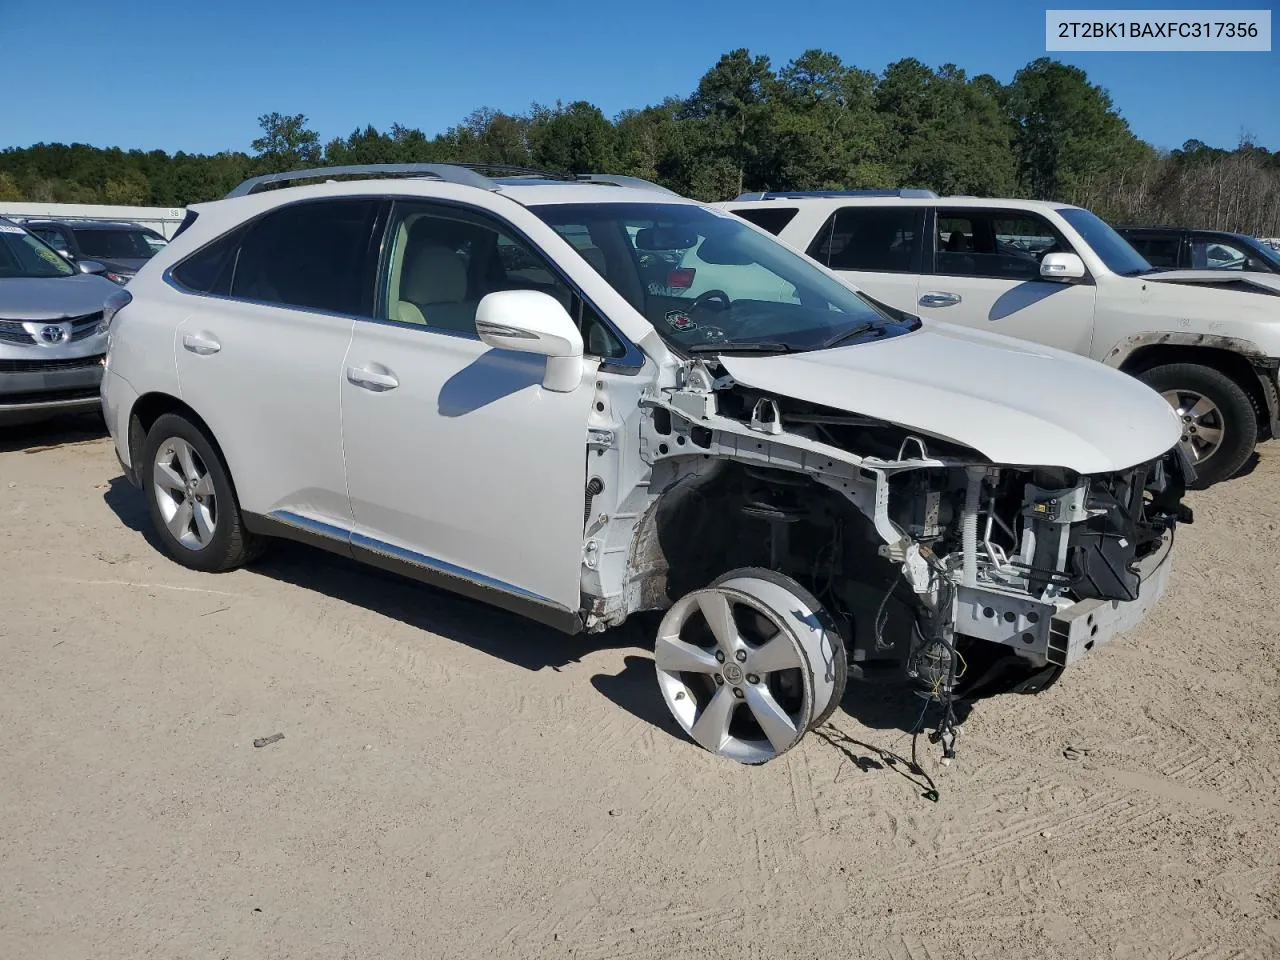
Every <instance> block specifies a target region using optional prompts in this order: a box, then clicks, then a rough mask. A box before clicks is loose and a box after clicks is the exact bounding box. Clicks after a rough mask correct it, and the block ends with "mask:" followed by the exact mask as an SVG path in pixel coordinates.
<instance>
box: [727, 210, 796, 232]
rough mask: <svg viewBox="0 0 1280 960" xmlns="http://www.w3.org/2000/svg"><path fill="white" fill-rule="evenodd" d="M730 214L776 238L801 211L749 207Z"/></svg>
mask: <svg viewBox="0 0 1280 960" xmlns="http://www.w3.org/2000/svg"><path fill="white" fill-rule="evenodd" d="M729 212H730V213H734V214H737V215H738V216H740V217H741V218H742V219H743V220H746V221H748V222H749V223H754V224H755V225H756V226H757V227H759V228H760V229H761V230H768V231H769V232H770V233H772V234H773V235H774V236H775V237H776V236H777V235H778V234H780V233H781V232H782V231H783V228H784V227H786V225H787V224H788V223H790V222H791V221H792V220H794V219H795V218H796V214H797V213H799V212H800V210H799V208H798V207H749V208H747V209H744V210H730V211H729Z"/></svg>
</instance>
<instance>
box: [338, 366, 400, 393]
mask: <svg viewBox="0 0 1280 960" xmlns="http://www.w3.org/2000/svg"><path fill="white" fill-rule="evenodd" d="M347 379H348V380H350V381H351V382H352V383H354V384H355V385H356V386H357V387H364V388H365V389H366V390H372V391H374V392H375V393H382V392H383V391H384V390H394V389H395V388H396V387H398V386H400V381H399V380H397V379H396V375H395V374H394V373H391V372H390V371H387V372H386V373H378V372H377V371H376V370H370V369H368V368H367V367H347Z"/></svg>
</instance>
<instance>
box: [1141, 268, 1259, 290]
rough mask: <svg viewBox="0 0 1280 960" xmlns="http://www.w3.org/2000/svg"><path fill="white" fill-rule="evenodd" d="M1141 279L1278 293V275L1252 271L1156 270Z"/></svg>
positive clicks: (1145, 274)
mask: <svg viewBox="0 0 1280 960" xmlns="http://www.w3.org/2000/svg"><path fill="white" fill-rule="evenodd" d="M1142 279H1143V280H1154V281H1156V282H1157V283H1193V284H1196V285H1197V286H1199V285H1209V284H1216V285H1218V286H1221V287H1230V288H1231V289H1232V290H1235V291H1249V290H1250V288H1253V289H1252V291H1250V292H1255V293H1272V294H1276V293H1280V274H1274V273H1258V272H1256V271H1252V270H1157V271H1156V272H1155V273H1144V274H1143V275H1142Z"/></svg>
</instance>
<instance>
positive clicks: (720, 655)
mask: <svg viewBox="0 0 1280 960" xmlns="http://www.w3.org/2000/svg"><path fill="white" fill-rule="evenodd" d="M716 659H717V660H718V661H720V662H721V663H724V651H723V650H717V651H716Z"/></svg>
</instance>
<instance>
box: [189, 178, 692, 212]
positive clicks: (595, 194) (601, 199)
mask: <svg viewBox="0 0 1280 960" xmlns="http://www.w3.org/2000/svg"><path fill="white" fill-rule="evenodd" d="M443 183H444V182H443V181H440V180H436V179H428V178H425V177H397V178H394V179H390V178H381V177H374V178H367V179H354V180H341V181H330V182H327V183H313V184H307V185H305V186H297V187H276V188H274V189H272V190H263V191H260V192H256V193H253V194H251V196H252V197H254V198H255V199H258V200H261V199H262V198H263V197H270V198H272V199H273V200H274V199H279V200H281V201H284V200H295V199H296V200H303V199H307V198H310V197H341V196H367V195H369V194H370V193H386V194H394V195H400V196H420V197H424V198H430V197H434V196H438V195H440V194H441V193H442V192H445V191H442V190H441V187H442V185H443ZM494 183H495V187H494V188H492V189H491V190H487V191H484V192H486V193H497V194H500V195H501V196H504V197H508V198H509V199H511V200H514V201H516V202H517V203H519V204H521V205H523V206H527V207H534V206H545V205H548V204H560V203H589V204H599V203H677V204H691V205H695V206H699V205H700V204H698V202H697V201H696V200H690V199H689V198H688V197H682V196H680V195H679V194H675V193H671V192H669V191H661V190H659V189H656V188H654V189H644V188H639V187H632V186H625V185H621V186H615V185H613V184H608V183H586V182H578V181H572V180H570V181H556V180H543V179H537V178H510V179H506V180H499V181H494ZM449 186H450V187H453V186H454V185H453V184H449ZM461 186H464V187H466V186H468V185H466V184H462V185H461ZM469 189H479V188H470V187H469ZM229 199H233V200H235V199H243V197H235V198H229ZM214 202H218V203H221V202H222V201H214ZM194 206H202V205H193V207H194Z"/></svg>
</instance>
